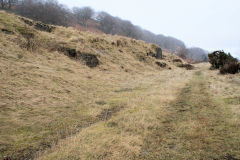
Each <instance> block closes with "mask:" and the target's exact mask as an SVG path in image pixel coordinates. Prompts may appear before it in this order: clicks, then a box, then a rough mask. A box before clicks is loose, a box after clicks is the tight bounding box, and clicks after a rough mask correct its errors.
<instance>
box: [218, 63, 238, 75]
mask: <svg viewBox="0 0 240 160" xmlns="http://www.w3.org/2000/svg"><path fill="white" fill-rule="evenodd" d="M239 71H240V64H239V63H237V62H230V63H228V64H225V65H224V66H223V67H222V68H221V69H220V73H221V74H227V73H230V74H236V73H238V72H239Z"/></svg>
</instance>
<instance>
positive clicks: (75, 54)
mask: <svg viewBox="0 0 240 160" xmlns="http://www.w3.org/2000/svg"><path fill="white" fill-rule="evenodd" d="M58 51H61V52H63V53H64V54H65V55H67V56H68V57H71V58H75V59H77V60H81V61H82V62H83V63H84V64H85V65H86V66H88V67H90V68H94V67H97V66H98V65H99V60H98V58H97V56H96V55H94V54H90V53H81V52H80V51H77V50H76V49H74V48H67V47H61V48H59V50H58Z"/></svg>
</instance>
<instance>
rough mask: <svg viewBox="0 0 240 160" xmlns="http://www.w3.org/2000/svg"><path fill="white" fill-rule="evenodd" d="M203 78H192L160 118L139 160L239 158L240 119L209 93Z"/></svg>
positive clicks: (147, 138)
mask: <svg viewBox="0 0 240 160" xmlns="http://www.w3.org/2000/svg"><path fill="white" fill-rule="evenodd" d="M206 82H207V80H206V75H204V74H203V73H202V72H201V71H197V72H196V73H195V75H194V79H193V80H192V81H191V82H190V83H189V84H188V85H186V87H185V88H184V89H183V90H182V91H181V93H180V94H179V96H178V98H177V100H176V101H175V102H173V103H172V104H171V105H170V106H169V108H168V109H169V111H170V112H169V114H168V115H166V116H164V117H161V116H159V123H158V125H156V126H154V127H153V128H151V130H152V131H151V132H149V134H148V136H147V137H146V138H145V141H144V145H143V147H142V152H141V155H140V158H141V159H227V158H234V157H238V158H240V148H239V147H240V136H239V135H240V130H239V124H240V123H239V119H238V120H237V121H235V123H232V122H230V121H229V120H230V119H231V117H232V116H233V113H232V112H231V110H230V109H229V107H228V106H227V105H225V104H224V103H221V101H220V99H218V101H215V98H216V97H215V95H213V93H211V92H209V89H208V86H207V84H206Z"/></svg>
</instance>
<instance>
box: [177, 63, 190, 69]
mask: <svg viewBox="0 0 240 160" xmlns="http://www.w3.org/2000/svg"><path fill="white" fill-rule="evenodd" d="M178 67H180V68H186V70H193V69H194V66H193V65H191V64H179V65H178Z"/></svg>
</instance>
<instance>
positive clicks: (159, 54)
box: [156, 48, 163, 59]
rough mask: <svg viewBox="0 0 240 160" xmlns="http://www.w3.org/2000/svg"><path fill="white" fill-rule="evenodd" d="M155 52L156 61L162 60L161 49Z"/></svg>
mask: <svg viewBox="0 0 240 160" xmlns="http://www.w3.org/2000/svg"><path fill="white" fill-rule="evenodd" d="M156 52H157V54H156V58H157V59H162V58H163V56H162V49H161V48H156Z"/></svg>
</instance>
